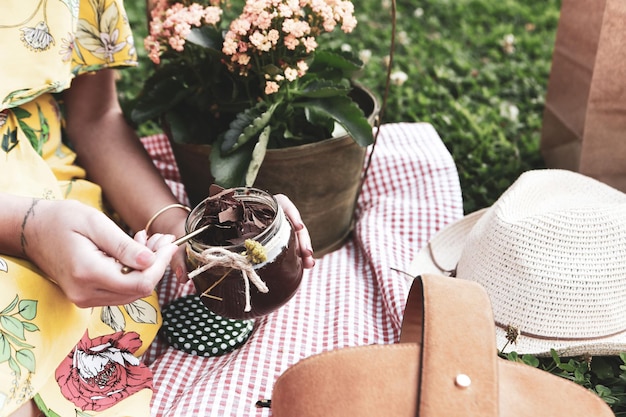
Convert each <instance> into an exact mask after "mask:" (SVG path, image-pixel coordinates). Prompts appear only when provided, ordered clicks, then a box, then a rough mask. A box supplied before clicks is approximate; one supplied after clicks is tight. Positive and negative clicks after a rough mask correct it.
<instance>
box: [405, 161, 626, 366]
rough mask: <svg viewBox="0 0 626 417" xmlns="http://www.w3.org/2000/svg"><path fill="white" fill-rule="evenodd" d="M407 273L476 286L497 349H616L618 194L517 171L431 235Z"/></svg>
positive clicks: (585, 181) (622, 261)
mask: <svg viewBox="0 0 626 417" xmlns="http://www.w3.org/2000/svg"><path fill="white" fill-rule="evenodd" d="M409 272H410V273H411V274H412V275H413V276H416V275H419V274H423V273H428V272H431V273H432V272H434V273H440V274H446V275H455V276H456V277H458V278H461V279H467V280H472V281H476V282H478V283H480V284H482V285H483V287H484V288H485V289H486V291H487V293H488V294H489V297H490V299H491V304H492V308H493V313H494V318H495V321H496V336H497V347H498V349H500V350H503V352H509V351H516V352H518V353H530V354H534V355H539V356H542V355H548V354H549V353H550V349H551V348H553V349H555V350H556V351H557V352H558V353H559V355H560V356H577V355H582V354H590V355H614V354H618V353H619V352H622V351H626V194H624V193H622V192H620V191H617V190H616V189H614V188H611V187H609V186H608V185H605V184H603V183H601V182H599V181H597V180H594V179H592V178H589V177H586V176H584V175H581V174H577V173H574V172H571V171H564V170H551V169H546V170H537V171H529V172H526V173H524V174H522V175H521V176H520V177H519V179H518V180H517V181H516V182H515V183H514V184H513V185H512V186H511V187H510V188H509V189H508V190H507V191H506V192H505V193H504V194H503V195H502V196H501V197H500V198H499V199H498V200H497V201H496V202H495V203H494V204H493V206H491V207H489V208H487V209H483V210H480V211H477V212H475V213H472V214H470V215H468V216H465V217H464V218H462V219H461V220H459V221H457V222H456V223H453V224H451V225H449V226H447V227H446V228H444V229H443V230H441V231H440V232H438V233H437V234H436V235H435V236H434V237H433V239H432V240H431V241H430V242H429V244H428V245H427V246H426V247H424V248H422V249H421V250H420V252H419V253H418V255H417V257H416V258H415V259H414V260H413V262H412V264H411V267H410V271H409ZM469 313H470V314H471V312H469ZM507 332H508V338H507ZM516 336H517V338H516ZM513 340H515V342H513Z"/></svg>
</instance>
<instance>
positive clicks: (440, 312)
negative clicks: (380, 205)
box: [271, 275, 613, 417]
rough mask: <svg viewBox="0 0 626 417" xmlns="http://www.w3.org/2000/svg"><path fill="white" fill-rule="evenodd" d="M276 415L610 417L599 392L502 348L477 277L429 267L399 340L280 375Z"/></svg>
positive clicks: (313, 360)
mask: <svg viewBox="0 0 626 417" xmlns="http://www.w3.org/2000/svg"><path fill="white" fill-rule="evenodd" d="M271 407H272V415H273V417H317V416H319V417H339V416H341V417H345V416H354V417H357V416H358V417H370V416H371V417H373V416H389V417H409V416H422V417H439V416H441V417H454V416H459V417H461V416H462V417H473V416H475V417H479V416H480V417H493V416H521V417H527V416H528V417H530V416H533V417H534V416H537V417H539V416H540V417H550V416H559V417H561V416H568V417H577V416H580V417H589V416H593V417H604V416H607V417H608V416H613V413H612V411H611V409H610V408H609V407H608V406H607V405H606V403H605V402H604V401H602V399H600V397H598V396H596V395H595V394H594V393H592V392H590V391H588V390H586V389H585V388H583V387H581V386H579V385H577V384H575V383H574V382H571V381H568V380H566V379H563V378H561V377H558V376H555V375H552V374H550V373H548V372H546V371H543V370H540V369H537V368H533V367H530V366H528V365H524V364H520V363H515V362H511V361H507V360H504V359H501V358H499V357H498V355H497V349H496V346H495V333H494V322H493V315H492V311H491V307H490V303H489V299H488V296H487V294H486V292H485V291H484V290H483V288H482V287H481V286H480V285H479V284H477V283H475V282H472V281H465V280H460V279H454V278H448V277H443V276H437V275H425V276H423V277H421V278H416V279H415V280H414V282H413V285H412V287H411V291H410V293H409V298H408V301H407V305H406V310H405V313H404V322H403V323H402V335H401V339H400V343H398V344H391V345H370V346H359V347H351V348H344V349H337V350H333V351H329V352H325V353H321V354H318V355H315V356H311V357H309V358H306V359H303V360H302V361H300V362H298V363H297V364H295V365H294V366H292V367H291V368H289V369H288V370H287V371H286V372H284V373H283V374H282V375H281V376H280V378H279V379H278V380H277V381H276V384H275V386H274V392H273V394H272V403H271Z"/></svg>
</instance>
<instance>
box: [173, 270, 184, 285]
mask: <svg viewBox="0 0 626 417" xmlns="http://www.w3.org/2000/svg"><path fill="white" fill-rule="evenodd" d="M174 273H175V274H176V279H178V281H179V282H182V281H183V267H182V266H179V267H178V268H176V271H174Z"/></svg>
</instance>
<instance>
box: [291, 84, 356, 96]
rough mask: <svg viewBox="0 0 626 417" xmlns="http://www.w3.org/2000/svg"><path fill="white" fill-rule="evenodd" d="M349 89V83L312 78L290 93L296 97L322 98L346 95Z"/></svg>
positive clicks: (350, 87)
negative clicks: (343, 83)
mask: <svg viewBox="0 0 626 417" xmlns="http://www.w3.org/2000/svg"><path fill="white" fill-rule="evenodd" d="M351 89H352V86H350V83H346V84H345V85H342V84H338V83H336V82H333V81H329V80H313V81H311V82H309V83H307V84H306V85H305V86H304V87H303V88H300V89H298V90H296V91H294V92H293V93H292V94H293V95H294V96H298V97H307V98H324V97H334V96H347V95H348V93H349V92H350V90H351Z"/></svg>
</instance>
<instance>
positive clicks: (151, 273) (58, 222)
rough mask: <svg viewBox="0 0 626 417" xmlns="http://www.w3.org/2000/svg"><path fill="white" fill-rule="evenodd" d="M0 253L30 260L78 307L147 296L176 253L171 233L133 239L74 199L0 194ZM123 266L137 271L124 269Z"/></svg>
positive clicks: (115, 303)
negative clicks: (150, 237) (1, 228)
mask: <svg viewBox="0 0 626 417" xmlns="http://www.w3.org/2000/svg"><path fill="white" fill-rule="evenodd" d="M0 224H2V226H3V233H0V253H2V254H6V255H13V256H17V257H22V258H25V259H28V260H30V261H32V262H33V263H34V264H35V265H37V266H38V267H39V268H40V269H41V270H42V271H43V273H44V274H45V275H46V276H47V277H48V278H49V279H51V280H53V281H54V282H56V283H57V284H58V285H59V286H60V287H61V289H62V290H63V292H64V293H65V294H66V295H67V297H68V298H69V299H70V300H71V301H73V302H74V303H75V304H76V305H78V306H79V307H93V306H99V305H117V304H126V303H129V302H132V301H134V300H136V299H138V298H141V297H145V296H147V295H149V294H150V293H151V292H152V290H153V289H154V287H155V286H156V284H157V282H158V281H159V280H160V279H161V277H162V276H163V273H164V272H165V269H166V267H167V265H168V264H169V262H170V259H171V257H172V255H173V253H174V252H175V251H176V250H177V249H178V248H177V247H176V246H174V245H172V244H171V243H172V240H173V238H174V237H173V236H172V235H160V234H157V235H155V236H154V237H153V238H152V239H151V241H147V242H146V241H145V239H143V238H142V237H141V236H140V237H141V238H140V239H137V240H133V239H132V238H131V237H130V236H128V235H127V234H126V233H125V232H124V231H123V230H121V229H120V228H119V227H118V226H117V224H115V223H114V222H113V221H112V220H111V219H109V218H108V217H107V216H106V215H105V214H104V213H102V212H100V211H98V210H96V209H94V208H93V207H90V206H87V205H85V204H82V203H80V202H78V201H73V200H42V199H35V198H30V197H22V196H16V195H12V194H5V193H0ZM122 264H125V265H128V266H130V267H132V268H133V269H134V271H133V272H131V273H129V274H123V273H122V270H121V268H122Z"/></svg>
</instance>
